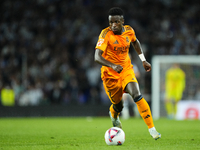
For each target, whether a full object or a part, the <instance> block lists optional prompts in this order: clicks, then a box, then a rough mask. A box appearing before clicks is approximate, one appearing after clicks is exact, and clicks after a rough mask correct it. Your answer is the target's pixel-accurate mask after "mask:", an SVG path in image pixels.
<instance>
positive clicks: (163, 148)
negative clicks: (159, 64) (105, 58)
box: [0, 117, 200, 150]
mask: <svg viewBox="0 0 200 150" xmlns="http://www.w3.org/2000/svg"><path fill="white" fill-rule="evenodd" d="M121 122H122V126H123V130H124V132H125V134H126V140H125V142H124V144H123V145H122V146H107V145H106V143H105V141H104V134H105V132H106V130H107V129H108V128H110V127H111V121H110V119H109V117H84V118H83V117H82V118H79V117H77V118H70V117H67V118H0V150H111V149H115V150H118V149H119V150H129V149H130V150H132V149H134V150H188V149H193V150H197V149H200V121H199V120H185V121H175V120H167V119H164V118H163V119H159V120H155V121H154V124H155V126H156V129H157V131H158V132H160V133H161V134H162V137H161V139H159V140H157V141H155V140H154V139H153V138H152V137H151V136H150V134H149V132H148V128H147V126H146V125H145V123H144V121H143V120H142V119H135V118H131V119H129V120H121Z"/></svg>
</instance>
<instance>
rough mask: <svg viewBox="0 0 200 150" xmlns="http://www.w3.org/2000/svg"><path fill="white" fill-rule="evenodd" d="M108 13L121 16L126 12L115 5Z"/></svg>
mask: <svg viewBox="0 0 200 150" xmlns="http://www.w3.org/2000/svg"><path fill="white" fill-rule="evenodd" d="M108 15H111V16H116V15H120V16H123V15H124V12H123V10H122V9H121V8H119V7H113V8H111V9H110V10H109V12H108Z"/></svg>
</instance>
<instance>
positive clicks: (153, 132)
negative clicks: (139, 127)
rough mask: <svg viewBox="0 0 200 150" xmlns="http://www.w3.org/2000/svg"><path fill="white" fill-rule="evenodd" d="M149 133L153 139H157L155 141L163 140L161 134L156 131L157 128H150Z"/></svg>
mask: <svg viewBox="0 0 200 150" xmlns="http://www.w3.org/2000/svg"><path fill="white" fill-rule="evenodd" d="M149 133H150V135H151V136H152V138H153V139H155V140H157V139H159V138H161V134H160V133H158V132H157V131H156V129H155V127H153V128H150V129H149Z"/></svg>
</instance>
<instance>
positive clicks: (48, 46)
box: [0, 0, 200, 117]
mask: <svg viewBox="0 0 200 150" xmlns="http://www.w3.org/2000/svg"><path fill="white" fill-rule="evenodd" d="M113 6H119V7H121V8H123V9H124V12H125V24H129V25H131V26H132V27H133V28H134V29H135V31H136V36H137V37H138V39H139V40H140V42H141V44H142V47H143V50H144V53H145V55H146V58H147V60H148V61H149V62H150V63H151V60H152V58H153V56H156V55H174V56H176V55H185V56H187V55H200V5H199V1H198V0H176V1H173V0H151V1H149V0H134V1H133V0H125V1H122V0H109V1H107V0H95V1H93V0H66V1H63V0H28V1H22V0H2V1H1V2H0V14H1V17H0V90H1V104H0V105H1V106H0V116H1V117H7V116H104V115H107V112H108V106H109V105H110V101H109V100H108V98H107V96H106V95H105V93H104V90H103V88H102V82H101V79H100V67H101V66H100V65H98V64H97V63H94V58H93V55H94V47H95V45H96V42H97V38H98V35H99V34H100V31H101V29H103V28H105V27H107V26H108V19H107V12H108V10H109V9H110V8H111V7H113ZM131 53H132V54H133V55H132V59H133V62H134V63H135V64H136V65H137V66H138V69H139V71H140V73H141V75H140V78H139V79H138V80H139V83H140V88H141V91H142V93H143V95H144V97H145V98H146V99H147V101H148V102H149V103H150V104H151V102H152V99H151V94H152V88H151V85H152V80H151V79H152V78H153V76H152V74H151V73H145V71H144V69H143V67H142V64H141V62H140V60H139V58H138V56H137V54H136V53H135V52H134V51H133V49H132V48H131ZM188 70H190V69H188ZM196 71H197V72H199V70H196ZM196 75H197V79H199V77H200V74H199V73H197V74H196ZM197 82H199V81H198V80H197ZM191 90H192V89H191V88H190V91H186V92H185V93H190V94H191V92H192V96H194V97H195V99H196V100H200V98H199V97H200V96H199V92H198V91H197V88H194V90H192V91H191ZM190 96H191V95H190Z"/></svg>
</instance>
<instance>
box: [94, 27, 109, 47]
mask: <svg viewBox="0 0 200 150" xmlns="http://www.w3.org/2000/svg"><path fill="white" fill-rule="evenodd" d="M108 31H109V29H104V30H102V31H101V34H100V35H99V39H98V41H97V44H96V47H95V49H100V50H102V51H105V49H106V48H107V46H108Z"/></svg>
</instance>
